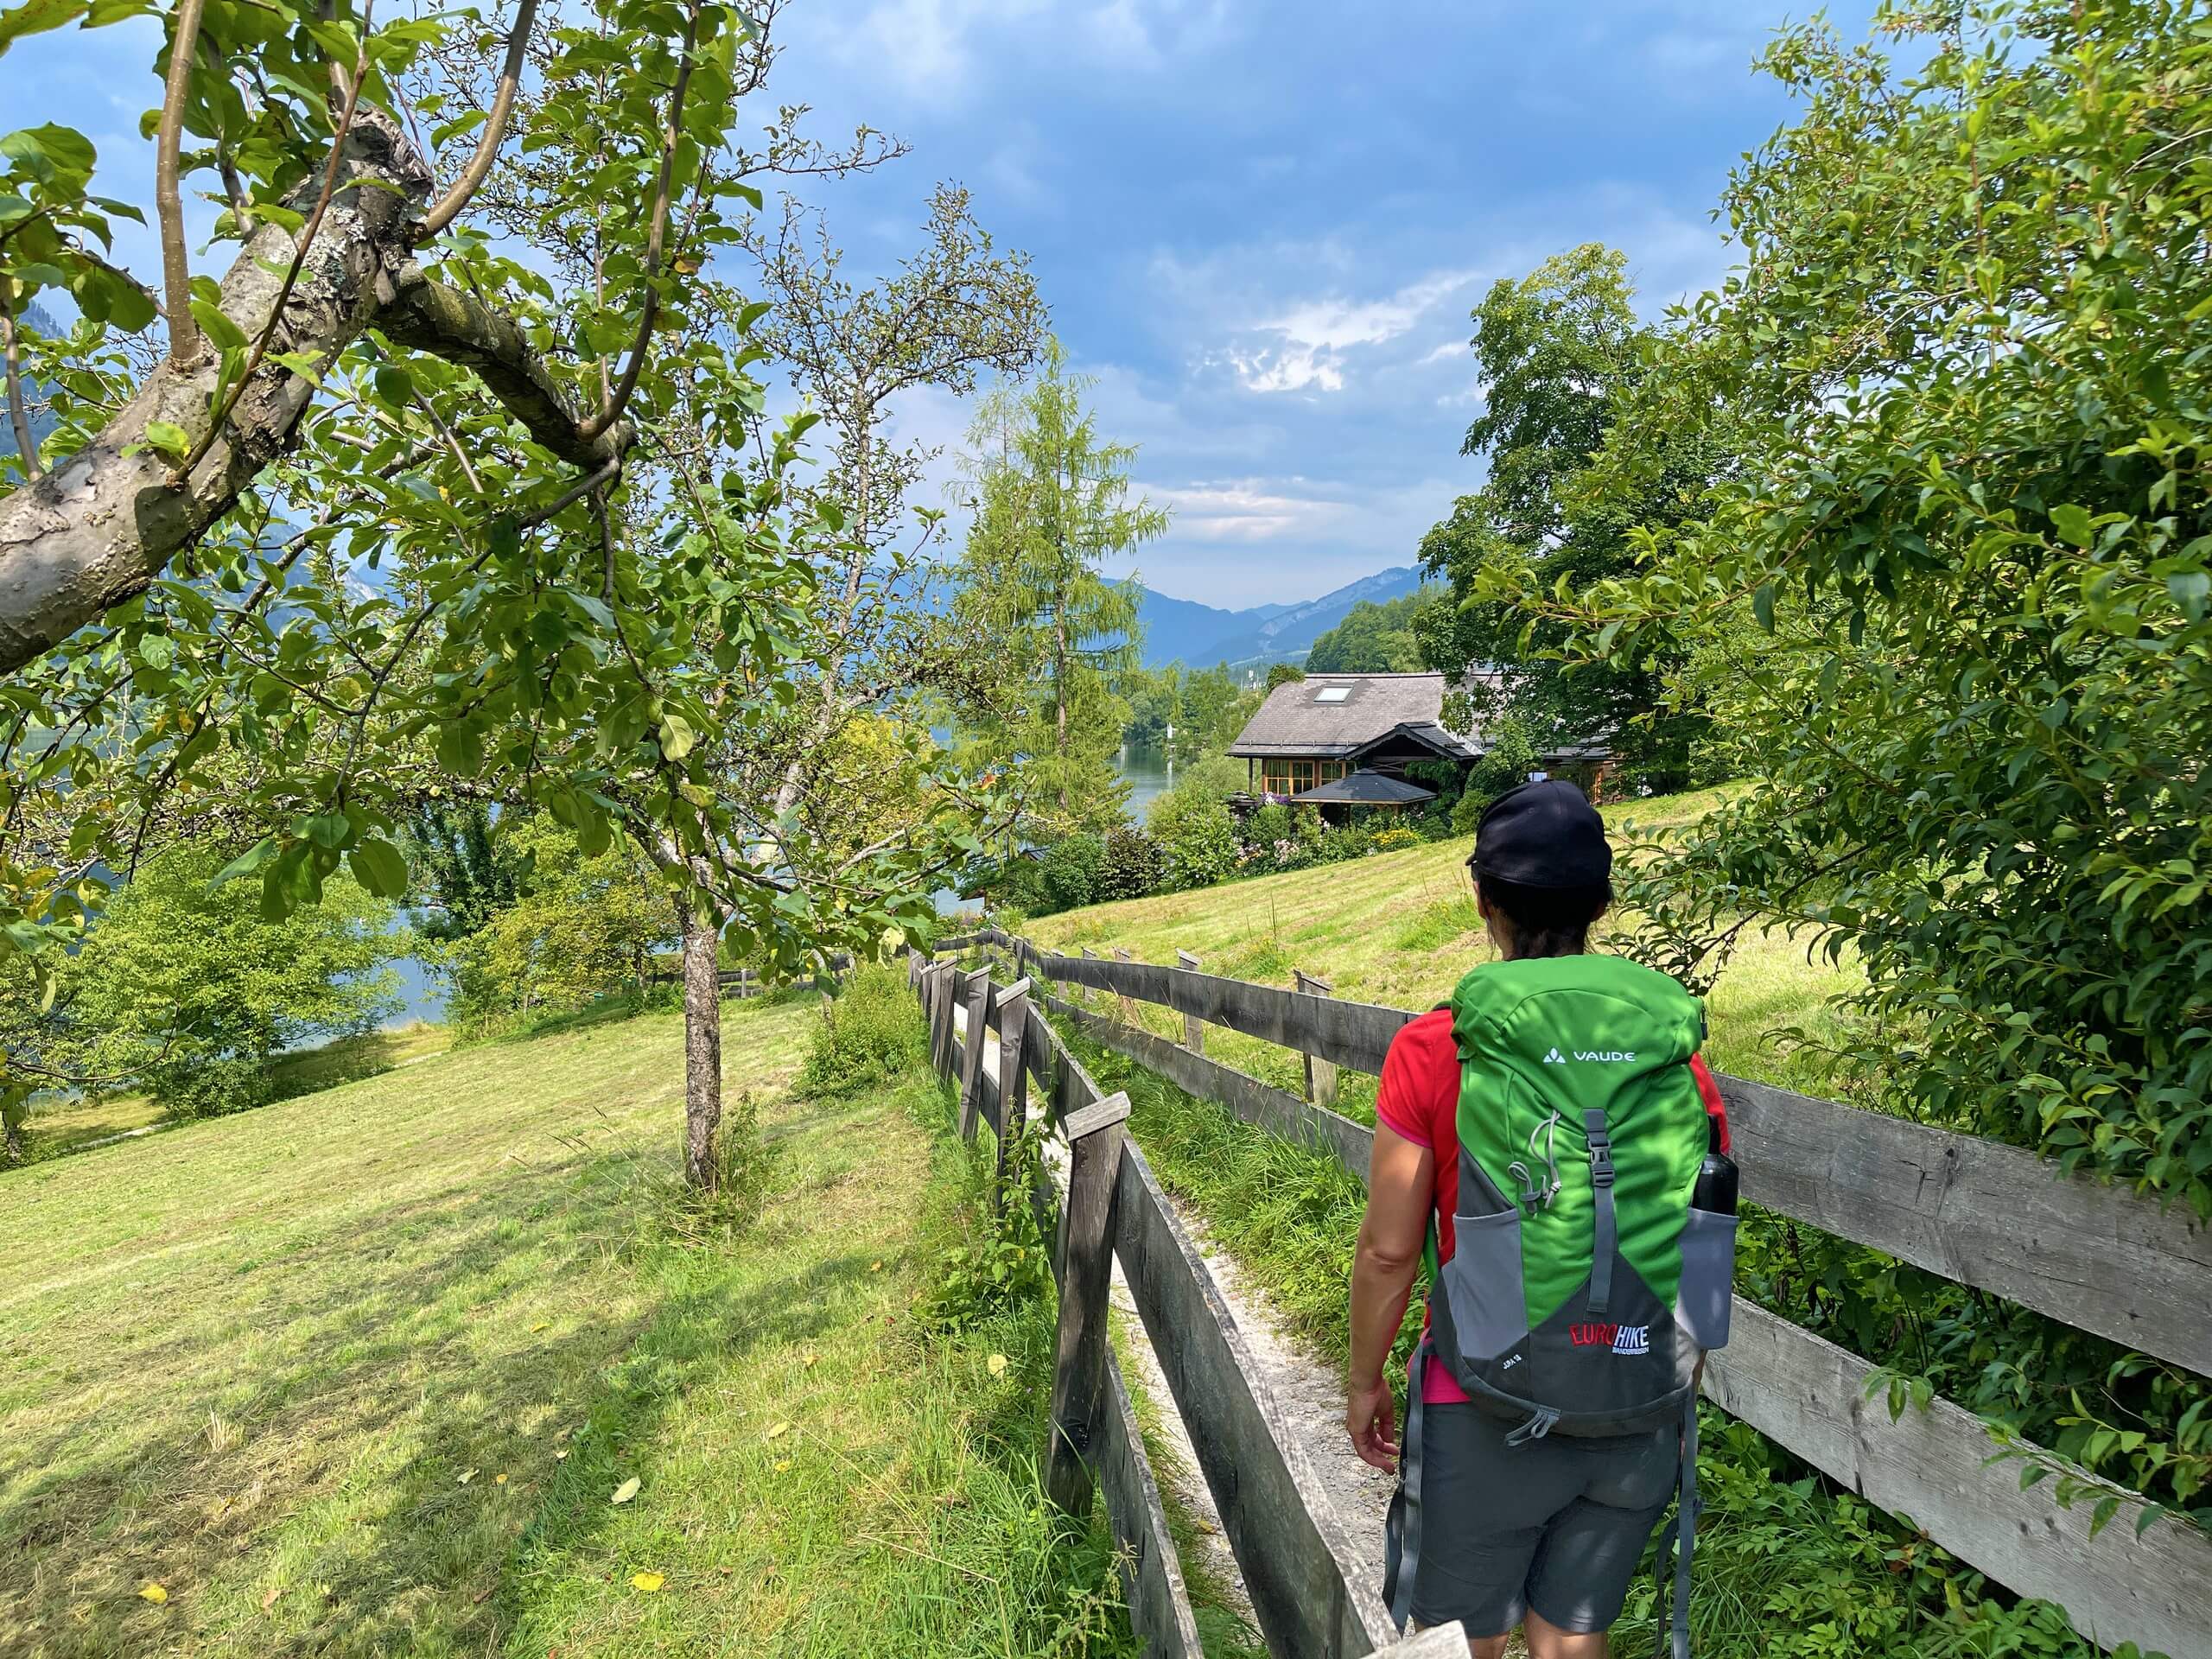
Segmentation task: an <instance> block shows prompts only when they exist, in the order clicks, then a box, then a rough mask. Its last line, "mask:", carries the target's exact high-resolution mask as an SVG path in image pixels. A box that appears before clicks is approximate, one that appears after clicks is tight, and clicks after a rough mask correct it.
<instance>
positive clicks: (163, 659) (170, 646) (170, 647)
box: [138, 633, 176, 668]
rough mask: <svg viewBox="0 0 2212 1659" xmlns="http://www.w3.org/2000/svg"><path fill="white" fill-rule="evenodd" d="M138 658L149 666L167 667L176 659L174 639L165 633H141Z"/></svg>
mask: <svg viewBox="0 0 2212 1659" xmlns="http://www.w3.org/2000/svg"><path fill="white" fill-rule="evenodd" d="M138 660H139V661H140V662H142V663H143V664H146V666H147V667H149V668H167V667H168V665H169V664H171V663H172V662H174V661H175V660H176V641H175V640H174V639H170V638H169V637H168V635H167V634H166V633H148V634H141V635H140V636H139V639H138Z"/></svg>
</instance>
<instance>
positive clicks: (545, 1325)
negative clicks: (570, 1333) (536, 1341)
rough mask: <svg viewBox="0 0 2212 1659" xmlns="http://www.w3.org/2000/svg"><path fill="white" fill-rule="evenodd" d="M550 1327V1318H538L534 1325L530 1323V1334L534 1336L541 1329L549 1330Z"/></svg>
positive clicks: (551, 1326) (551, 1322) (551, 1324)
mask: <svg viewBox="0 0 2212 1659" xmlns="http://www.w3.org/2000/svg"><path fill="white" fill-rule="evenodd" d="M552 1328H553V1321H552V1320H550V1319H540V1320H539V1321H538V1322H537V1324H536V1325H531V1327H530V1334H531V1336H533V1337H534V1336H536V1335H537V1333H538V1332H541V1331H550V1330H551V1329H552Z"/></svg>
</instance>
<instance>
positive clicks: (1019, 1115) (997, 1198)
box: [984, 979, 1029, 1211]
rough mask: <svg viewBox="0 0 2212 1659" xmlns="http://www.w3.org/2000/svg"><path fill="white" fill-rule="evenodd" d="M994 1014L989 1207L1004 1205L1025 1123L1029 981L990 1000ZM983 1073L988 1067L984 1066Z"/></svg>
mask: <svg viewBox="0 0 2212 1659" xmlns="http://www.w3.org/2000/svg"><path fill="white" fill-rule="evenodd" d="M992 1001H993V1003H994V1005H995V1010H996V1013H997V1016H998V1028H999V1064H998V1070H997V1071H996V1073H995V1075H993V1076H992V1077H991V1104H992V1106H993V1108H994V1110H993V1112H992V1116H991V1133H992V1134H993V1135H996V1136H997V1137H998V1153H997V1167H996V1169H995V1171H994V1173H993V1174H992V1177H991V1207H992V1209H993V1210H994V1211H997V1210H1001V1209H1003V1208H1004V1207H1005V1205H1006V1202H1007V1191H1006V1189H1007V1173H1008V1172H1009V1171H1010V1170H1011V1169H1012V1168H1013V1166H1014V1146H1013V1137H1014V1135H1019V1134H1020V1132H1021V1131H1022V1129H1023V1128H1026V1127H1027V1124H1028V1122H1029V1074H1028V1073H1027V1072H1026V1071H1023V1070H1022V1069H1021V1051H1022V1049H1023V1048H1024V1047H1025V1046H1027V1043H1028V1039H1029V982H1028V981H1027V980H1026V979H1017V980H1016V981H1014V983H1013V984H1011V985H1009V986H1007V988H1005V989H1004V990H1002V991H1001V992H999V993H998V995H996V996H995V997H994V998H993V999H992ZM984 1070H985V1071H986V1072H988V1071H990V1068H989V1067H988V1066H986V1067H985V1068H984Z"/></svg>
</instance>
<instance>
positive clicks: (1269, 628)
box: [1139, 565, 1421, 668]
mask: <svg viewBox="0 0 2212 1659" xmlns="http://www.w3.org/2000/svg"><path fill="white" fill-rule="evenodd" d="M1420 586H1421V572H1420V571H1418V570H1416V569H1414V568H1413V567H1412V566H1411V565H1399V566H1395V567H1393V568H1392V569H1388V570H1378V571H1376V573H1375V574H1374V575H1371V576H1362V577H1361V578H1360V579H1359V580H1358V581H1357V582H1347V583H1346V584H1345V585H1344V587H1342V588H1337V589H1335V590H1334V591H1333V592H1331V593H1326V594H1322V595H1321V596H1320V598H1319V599H1309V600H1307V601H1305V602H1304V603H1302V604H1283V603H1281V602H1270V603H1268V604H1264V605H1255V606H1252V607H1249V608H1248V609H1245V610H1241V611H1224V610H1222V609H1219V608H1218V607H1215V606H1211V605H1201V604H1198V602H1196V601H1192V600H1188V599H1175V598H1172V597H1170V596H1169V595H1168V594H1156V593H1154V592H1153V591H1152V589H1150V588H1141V597H1140V603H1141V610H1140V612H1139V614H1140V615H1141V617H1142V618H1143V620H1144V664H1145V666H1146V667H1147V668H1161V667H1164V666H1166V664H1169V663H1181V664H1183V665H1184V666H1185V667H1186V668H1211V667H1212V666H1213V665H1214V664H1217V663H1227V664H1230V665H1231V666H1233V667H1245V666H1249V665H1256V664H1262V663H1274V662H1282V661H1286V660H1292V661H1294V660H1296V659H1297V658H1301V657H1303V656H1304V655H1305V654H1306V651H1307V650H1308V648H1310V647H1311V646H1312V645H1313V642H1314V641H1315V640H1316V639H1319V638H1320V637H1321V636H1322V635H1323V634H1325V633H1326V632H1328V631H1329V630H1330V629H1331V628H1333V627H1335V626H1337V624H1338V623H1339V622H1341V621H1343V620H1344V618H1345V617H1346V616H1347V615H1349V614H1350V613H1351V607H1353V606H1355V605H1357V604H1358V603H1359V602H1360V601H1362V600H1371V601H1374V602H1375V603H1376V604H1378V605H1379V604H1382V603H1383V602H1384V601H1387V600H1393V599H1397V598H1399V597H1401V596H1402V595H1404V594H1410V593H1413V592H1414V591H1415V590H1416V589H1418V588H1420Z"/></svg>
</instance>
